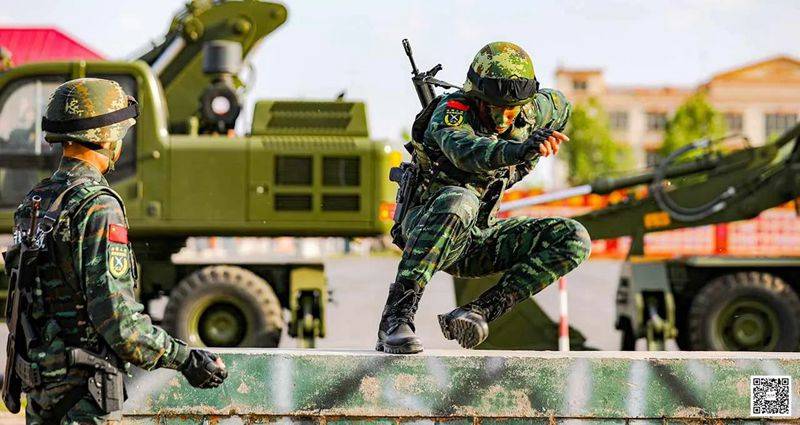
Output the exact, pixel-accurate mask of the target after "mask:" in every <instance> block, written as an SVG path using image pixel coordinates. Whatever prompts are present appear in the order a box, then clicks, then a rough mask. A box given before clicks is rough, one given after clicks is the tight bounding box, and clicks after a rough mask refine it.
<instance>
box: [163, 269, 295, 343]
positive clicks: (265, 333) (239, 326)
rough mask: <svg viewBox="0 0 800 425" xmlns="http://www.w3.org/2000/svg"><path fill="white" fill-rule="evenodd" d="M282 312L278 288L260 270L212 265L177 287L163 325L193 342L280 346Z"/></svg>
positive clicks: (170, 299)
mask: <svg viewBox="0 0 800 425" xmlns="http://www.w3.org/2000/svg"><path fill="white" fill-rule="evenodd" d="M281 314H282V309H281V304H280V301H278V297H276V296H275V292H274V291H273V290H272V288H271V287H270V286H269V284H268V283H267V282H266V281H265V280H264V279H262V278H260V277H258V276H257V275H256V274H255V273H253V272H251V271H249V270H245V269H243V268H241V267H234V266H208V267H204V268H202V269H200V270H197V271H195V272H194V273H192V274H190V275H189V276H187V277H186V278H184V279H183V280H182V281H181V282H180V284H179V285H178V286H177V287H176V288H175V289H173V290H172V293H171V294H170V297H169V302H168V303H167V307H166V309H165V311H164V320H163V325H164V328H165V329H167V330H168V331H169V332H170V333H171V334H172V335H174V336H175V337H176V338H180V339H182V340H184V341H186V342H187V343H188V344H189V345H190V346H200V347H202V346H206V347H277V346H278V343H279V342H280V338H281V332H282V330H283V318H282V316H281Z"/></svg>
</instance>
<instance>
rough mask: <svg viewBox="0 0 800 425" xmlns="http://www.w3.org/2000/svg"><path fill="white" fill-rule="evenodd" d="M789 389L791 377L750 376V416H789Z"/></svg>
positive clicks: (790, 406)
mask: <svg viewBox="0 0 800 425" xmlns="http://www.w3.org/2000/svg"><path fill="white" fill-rule="evenodd" d="M791 388H792V377H791V376H751V377H750V415H751V416H790V415H791V414H792V393H791Z"/></svg>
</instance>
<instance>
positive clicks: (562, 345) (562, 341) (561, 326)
mask: <svg viewBox="0 0 800 425" xmlns="http://www.w3.org/2000/svg"><path fill="white" fill-rule="evenodd" d="M558 306H559V310H560V311H561V315H560V317H559V319H558V351H569V318H568V315H567V313H568V308H567V307H568V306H567V278H565V277H562V278H561V279H559V280H558Z"/></svg>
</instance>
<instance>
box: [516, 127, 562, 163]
mask: <svg viewBox="0 0 800 425" xmlns="http://www.w3.org/2000/svg"><path fill="white" fill-rule="evenodd" d="M568 140H569V137H567V136H566V135H565V134H563V133H561V132H558V131H553V130H550V129H547V128H540V129H538V130H534V131H533V133H531V135H530V136H529V137H528V139H526V140H525V141H524V142H522V144H523V145H524V147H525V150H524V151H525V159H526V160H529V159H533V157H534V156H536V155H539V156H550V155H555V154H557V153H558V146H559V145H560V144H561V143H562V142H566V141H568Z"/></svg>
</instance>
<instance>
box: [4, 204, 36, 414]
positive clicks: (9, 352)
mask: <svg viewBox="0 0 800 425" xmlns="http://www.w3.org/2000/svg"><path fill="white" fill-rule="evenodd" d="M40 203H41V198H39V197H38V196H34V197H33V205H32V210H31V222H30V226H29V228H28V231H27V234H25V235H19V234H17V235H15V239H17V240H16V241H15V244H14V245H13V246H12V247H11V248H9V250H8V251H6V252H4V253H3V258H4V260H5V264H6V267H8V270H9V281H8V299H7V300H6V323H7V324H8V340H7V341H6V368H5V374H4V375H3V389H2V394H3V403H4V404H5V405H6V408H8V410H9V411H10V412H11V413H17V412H19V410H20V395H21V394H22V380H21V379H20V377H19V375H17V360H18V354H20V353H22V354H23V355H24V354H25V351H26V348H27V346H28V343H27V341H29V340H31V339H35V332H34V331H33V326H31V324H30V322H29V321H28V317H27V316H26V315H25V314H24V313H23V312H24V311H25V304H23V303H27V302H30V300H29V299H28V298H29V295H30V294H29V291H30V289H29V288H26V287H25V283H26V282H29V281H32V280H33V279H32V278H31V277H30V276H27V275H24V274H25V273H30V271H31V269H32V267H31V266H30V264H31V263H32V262H33V261H35V260H36V257H37V256H38V253H39V250H38V249H37V247H35V244H36V237H37V234H36V233H37V232H36V230H37V227H38V226H37V216H38V214H39V207H40ZM26 265H27V267H26ZM26 295H28V296H26ZM20 333H22V335H20ZM29 378H30V377H29Z"/></svg>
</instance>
